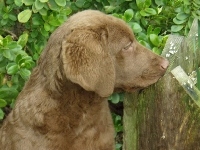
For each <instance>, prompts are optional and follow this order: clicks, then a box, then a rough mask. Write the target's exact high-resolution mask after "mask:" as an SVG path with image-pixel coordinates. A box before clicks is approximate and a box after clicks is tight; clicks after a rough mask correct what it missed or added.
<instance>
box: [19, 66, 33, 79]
mask: <svg viewBox="0 0 200 150" xmlns="http://www.w3.org/2000/svg"><path fill="white" fill-rule="evenodd" d="M19 74H20V76H21V77H22V78H23V79H24V80H28V78H29V76H30V74H31V72H30V70H28V69H26V68H21V69H20V71H19Z"/></svg>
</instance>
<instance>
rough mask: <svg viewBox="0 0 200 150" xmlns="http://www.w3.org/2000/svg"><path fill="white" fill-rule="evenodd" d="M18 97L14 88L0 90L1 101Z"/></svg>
mask: <svg viewBox="0 0 200 150" xmlns="http://www.w3.org/2000/svg"><path fill="white" fill-rule="evenodd" d="M17 95H18V91H17V90H16V89H14V88H12V87H11V88H10V87H2V88H0V98H1V99H13V98H16V97H17Z"/></svg>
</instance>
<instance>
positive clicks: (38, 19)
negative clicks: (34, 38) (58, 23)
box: [32, 15, 44, 32]
mask: <svg viewBox="0 0 200 150" xmlns="http://www.w3.org/2000/svg"><path fill="white" fill-rule="evenodd" d="M43 22H44V21H43V19H42V18H41V16H40V15H34V16H33V18H32V23H33V25H36V26H39V25H42V24H43ZM34 32H36V31H34Z"/></svg>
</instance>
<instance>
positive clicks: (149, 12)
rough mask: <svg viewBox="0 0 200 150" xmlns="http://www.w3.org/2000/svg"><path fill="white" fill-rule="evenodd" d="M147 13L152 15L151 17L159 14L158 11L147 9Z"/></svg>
mask: <svg viewBox="0 0 200 150" xmlns="http://www.w3.org/2000/svg"><path fill="white" fill-rule="evenodd" d="M145 12H146V13H148V14H150V15H156V14H157V12H156V10H155V9H153V8H145Z"/></svg>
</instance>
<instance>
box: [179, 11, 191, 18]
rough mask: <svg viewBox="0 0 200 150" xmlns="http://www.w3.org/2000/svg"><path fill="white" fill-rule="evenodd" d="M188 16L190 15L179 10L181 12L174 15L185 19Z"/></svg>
mask: <svg viewBox="0 0 200 150" xmlns="http://www.w3.org/2000/svg"><path fill="white" fill-rule="evenodd" d="M189 16H190V15H189V14H185V13H183V12H181V13H178V14H177V15H176V18H177V19H178V20H185V19H187V18H188V17H189Z"/></svg>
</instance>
